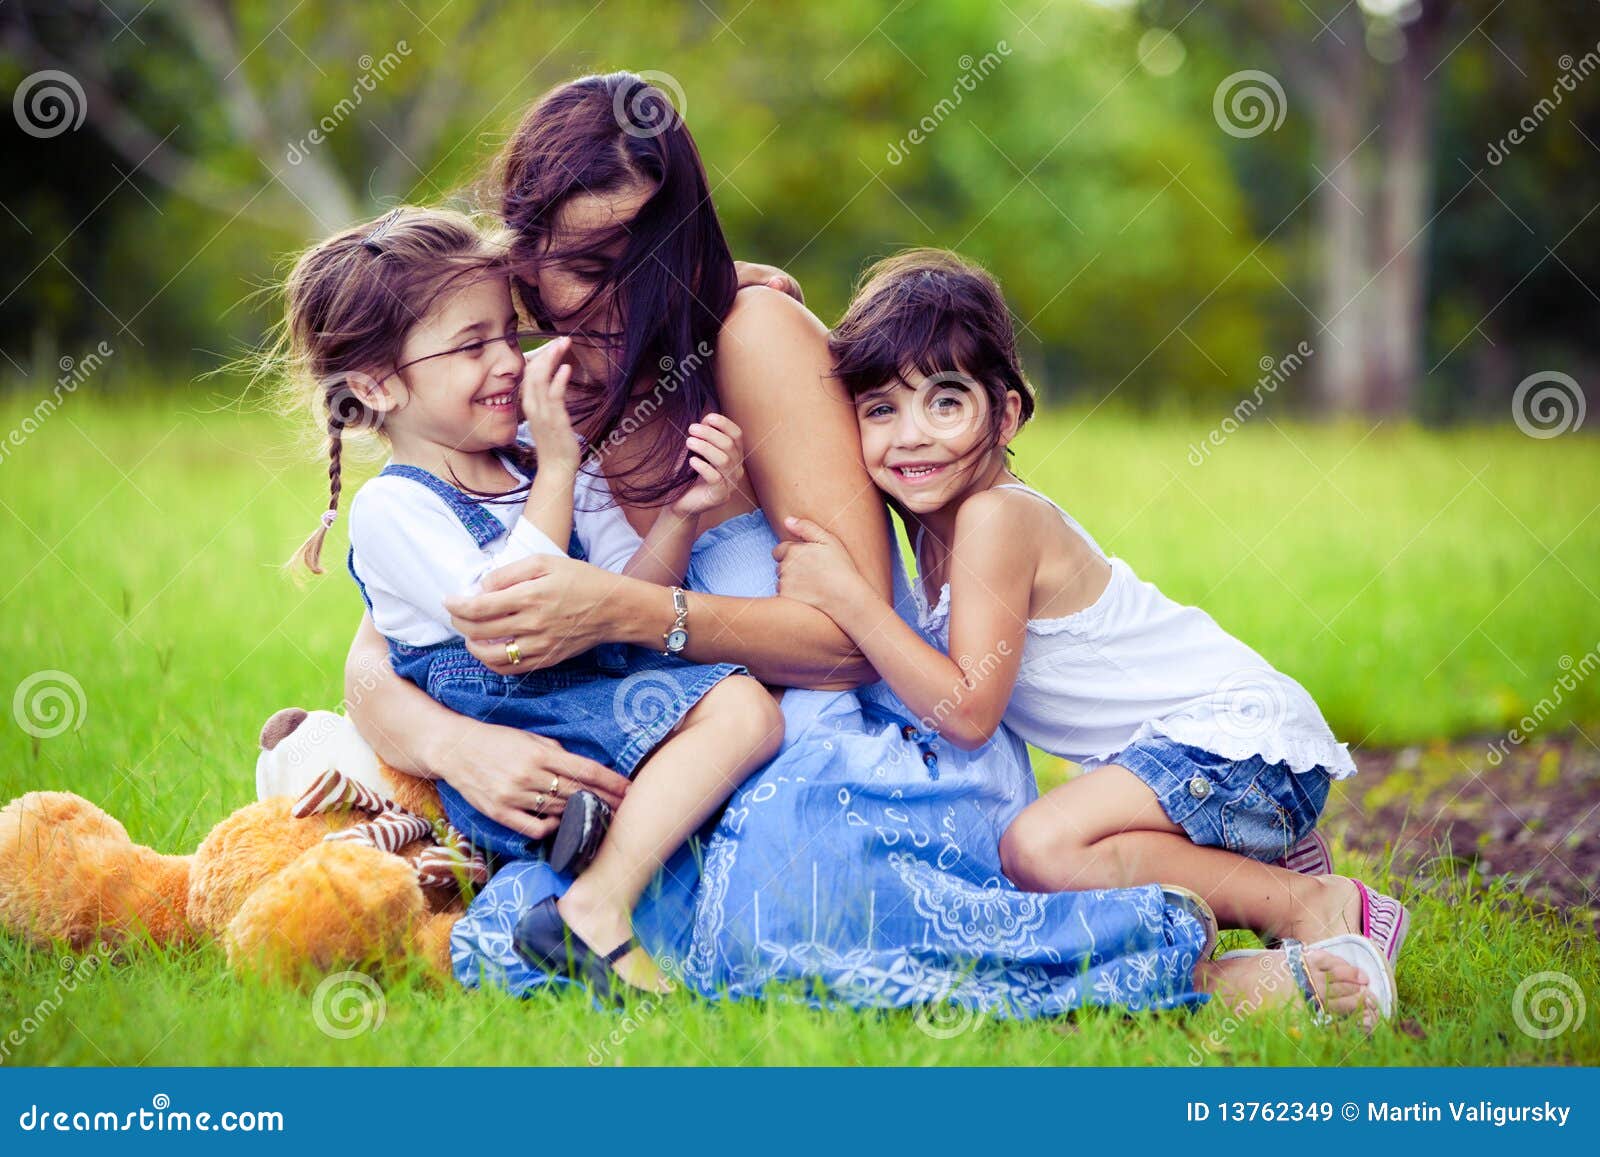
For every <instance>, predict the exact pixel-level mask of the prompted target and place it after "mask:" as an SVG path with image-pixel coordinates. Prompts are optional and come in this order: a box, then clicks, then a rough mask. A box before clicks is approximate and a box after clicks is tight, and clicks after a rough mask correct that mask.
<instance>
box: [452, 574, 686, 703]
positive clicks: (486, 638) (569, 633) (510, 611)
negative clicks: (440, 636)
mask: <svg viewBox="0 0 1600 1157" xmlns="http://www.w3.org/2000/svg"><path fill="white" fill-rule="evenodd" d="M619 581H622V580H621V578H620V576H618V575H614V574H612V573H611V572H610V571H606V570H601V569H600V568H599V567H597V566H591V565H590V564H589V563H586V562H579V561H578V560H576V559H572V558H567V557H566V556H565V555H549V554H541V555H535V556H533V557H532V558H525V559H520V560H518V561H517V562H514V563H512V564H510V565H509V566H503V567H501V568H500V569H499V570H494V571H490V572H489V573H488V574H487V575H486V576H484V580H483V588H482V593H481V594H476V595H460V596H457V597H455V598H449V599H446V600H445V601H444V607H445V610H447V611H449V612H450V622H451V625H452V626H453V627H454V628H455V629H456V630H457V631H459V632H460V633H461V636H462V638H463V639H465V640H466V644H467V650H469V651H471V652H472V653H473V654H474V655H476V656H477V657H478V659H479V660H480V661H481V662H482V663H483V664H484V665H485V666H486V667H488V668H489V669H490V670H492V671H495V672H497V673H499V674H501V675H516V674H523V673H525V672H527V671H529V670H538V669H540V668H543V667H549V666H552V665H553V664H555V663H559V662H560V661H561V660H563V659H570V658H571V657H572V656H574V655H577V654H581V653H582V652H584V651H587V650H588V649H589V648H591V647H594V646H597V645H599V644H600V643H607V642H611V641H613V640H612V638H611V636H610V635H609V634H608V633H607V632H608V630H609V628H610V626H611V624H610V621H609V619H608V618H607V616H606V615H605V613H604V612H605V609H606V599H607V595H608V592H609V591H610V590H611V588H612V587H613V586H614V585H615V584H616V583H617V582H619ZM666 597H667V595H666V592H665V591H663V592H662V598H663V600H665V599H666ZM666 619H667V621H669V622H670V620H671V615H670V613H666ZM507 639H515V640H516V641H517V646H518V649H519V650H520V651H521V653H522V654H521V662H520V663H518V664H517V665H515V666H513V665H512V664H511V663H509V662H507V661H506V646H505V644H506V640H507Z"/></svg>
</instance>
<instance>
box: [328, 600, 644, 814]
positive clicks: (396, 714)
mask: <svg viewBox="0 0 1600 1157" xmlns="http://www.w3.org/2000/svg"><path fill="white" fill-rule="evenodd" d="M344 675H345V706H346V709H347V710H348V711H349V713H350V717H351V718H352V719H353V720H355V724H356V729H357V730H358V731H360V733H361V735H362V738H364V739H366V740H367V742H368V743H370V744H372V747H373V750H374V751H376V752H377V753H378V756H379V758H381V759H382V760H383V761H384V762H385V763H387V764H389V766H391V767H393V768H395V769H396V770H399V771H404V772H408V773H410V774H412V775H417V776H422V777H423V778H425V779H443V780H445V781H447V782H448V783H449V784H450V786H452V787H454V788H455V789H456V790H457V791H459V792H460V793H461V794H462V795H463V796H464V797H466V800H467V802H468V803H470V804H472V806H473V807H475V808H477V809H478V810H479V811H481V812H482V813H483V814H484V815H486V816H488V817H489V818H490V819H493V820H498V821H499V822H500V823H502V824H504V825H505V826H506V827H508V828H511V829H512V830H514V831H518V832H522V833H523V834H524V835H528V836H532V837H534V838H535V839H539V838H542V837H544V836H546V835H549V834H550V833H551V832H552V831H554V830H555V828H556V825H557V823H558V822H559V818H560V814H561V809H562V807H564V806H565V804H564V800H565V797H567V796H570V795H571V794H572V792H573V790H575V788H576V787H577V786H583V787H587V788H588V789H590V790H591V791H593V792H594V793H595V794H597V795H599V796H600V797H601V798H602V799H604V800H605V801H606V802H607V803H609V804H611V805H612V806H613V807H616V806H618V805H619V804H620V803H621V802H622V796H623V794H624V793H625V792H626V791H627V788H628V781H627V780H626V779H624V778H623V777H622V776H620V775H618V774H617V773H616V772H614V771H612V770H610V769H609V768H606V767H603V766H601V765H600V764H598V763H596V762H594V761H593V760H591V759H585V758H583V757H582V756H580V755H573V754H571V753H570V752H567V751H564V750H563V749H562V747H561V745H560V744H558V743H556V742H554V741H553V740H549V739H545V738H544V737H543V736H539V735H529V734H527V733H525V732H522V731H518V730H516V729H515V728H510V727H500V726H497V725H495V724H491V723H480V722H478V721H477V720H474V719H468V718H466V717H465V716H462V715H457V714H456V713H455V712H454V711H451V710H450V709H449V708H448V707H445V706H443V705H442V704H440V703H437V702H435V701H434V700H432V699H430V698H428V696H427V695H425V694H424V693H423V692H422V690H421V689H420V688H418V687H417V686H416V685H414V684H412V683H409V682H407V681H406V680H404V679H402V678H400V676H398V675H396V674H395V672H394V668H393V667H391V666H390V664H389V648H388V644H387V643H386V642H385V641H384V638H383V636H382V635H380V634H379V633H378V631H377V628H376V627H374V626H373V625H372V620H371V619H370V618H368V617H367V616H365V615H363V616H362V618H361V626H360V628H359V629H358V630H357V631H356V636H355V639H354V640H353V641H352V642H351V644H350V654H349V656H348V658H347V659H346V660H345V668H344ZM552 776H555V777H557V778H558V779H559V780H560V788H559V796H560V798H559V799H557V800H556V801H554V802H552V801H550V800H549V799H548V798H547V799H546V801H545V803H544V806H543V808H542V809H541V810H543V812H544V813H545V815H544V818H542V819H541V818H536V817H535V816H534V815H533V814H532V812H533V809H534V807H535V804H536V800H537V797H538V796H539V795H540V794H541V793H544V794H546V795H547V797H548V793H549V791H550V783H551V777H552Z"/></svg>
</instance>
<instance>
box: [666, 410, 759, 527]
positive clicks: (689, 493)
mask: <svg viewBox="0 0 1600 1157" xmlns="http://www.w3.org/2000/svg"><path fill="white" fill-rule="evenodd" d="M685 445H687V446H688V447H689V466H690V467H691V468H692V469H693V470H694V472H695V473H696V474H698V475H700V481H699V482H696V483H695V484H694V485H693V486H691V487H689V489H688V490H686V491H684V492H683V495H682V496H681V497H680V498H679V499H678V500H677V501H676V502H674V503H673V504H672V513H673V514H676V515H677V516H678V517H680V518H693V517H695V516H696V515H700V514H704V513H705V512H706V511H708V510H715V509H716V508H717V507H719V506H721V505H723V503H725V502H727V501H728V499H730V498H732V497H733V494H734V492H735V491H737V490H740V489H742V488H743V486H744V432H743V431H742V430H740V429H739V427H738V426H736V425H734V422H733V419H732V418H727V417H724V416H723V415H721V414H707V415H706V416H705V420H704V421H702V422H693V423H691V424H690V426H689V437H688V439H687V441H686V442H685Z"/></svg>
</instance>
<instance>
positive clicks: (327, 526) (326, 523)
mask: <svg viewBox="0 0 1600 1157" xmlns="http://www.w3.org/2000/svg"><path fill="white" fill-rule="evenodd" d="M338 517H339V512H338V511H337V510H324V511H323V512H322V529H323V530H332V529H333V524H334V521H335V520H336V519H338Z"/></svg>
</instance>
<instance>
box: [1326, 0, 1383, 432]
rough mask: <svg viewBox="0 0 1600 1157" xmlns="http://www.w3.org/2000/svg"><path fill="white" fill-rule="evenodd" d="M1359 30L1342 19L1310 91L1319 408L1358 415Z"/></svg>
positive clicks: (1362, 264)
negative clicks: (1316, 174) (1316, 179)
mask: <svg viewBox="0 0 1600 1157" xmlns="http://www.w3.org/2000/svg"><path fill="white" fill-rule="evenodd" d="M1354 23H1355V30H1354V31H1352V30H1351V28H1350V27H1349V25H1348V23H1343V24H1341V28H1342V31H1341V35H1342V36H1343V38H1344V43H1343V44H1340V43H1338V42H1337V41H1334V42H1333V43H1331V44H1330V45H1329V46H1328V47H1327V48H1326V49H1325V50H1324V51H1325V52H1326V53H1327V69H1326V72H1325V74H1324V77H1323V79H1322V81H1321V82H1320V83H1318V84H1317V85H1315V86H1314V87H1313V89H1312V92H1313V93H1314V96H1313V105H1314V107H1313V110H1312V113H1313V116H1314V117H1315V120H1316V152H1317V167H1318V169H1320V170H1321V173H1322V177H1321V178H1320V179H1321V180H1322V183H1321V184H1320V185H1318V186H1317V191H1316V196H1315V202H1316V215H1317V229H1316V237H1315V240H1316V246H1317V263H1318V280H1319V289H1318V293H1317V299H1318V305H1317V314H1318V317H1319V319H1320V321H1321V324H1322V330H1321V331H1320V332H1319V333H1318V334H1317V338H1316V341H1315V342H1314V343H1313V344H1314V346H1315V347H1316V357H1315V364H1316V382H1317V395H1318V402H1319V404H1320V407H1321V408H1322V409H1323V410H1324V411H1326V412H1328V413H1332V414H1347V413H1353V412H1356V411H1358V410H1359V409H1361V407H1362V405H1363V402H1364V399H1365V378H1366V373H1367V364H1368V362H1367V348H1368V347H1367V336H1368V326H1367V317H1366V311H1365V310H1364V309H1363V308H1362V303H1361V301H1360V300H1359V299H1360V298H1361V296H1362V295H1363V292H1364V289H1365V287H1366V285H1367V281H1368V278H1369V272H1368V270H1369V268H1370V265H1369V261H1368V254H1367V237H1368V228H1367V224H1366V219H1367V209H1368V208H1369V207H1370V198H1369V196H1368V189H1367V182H1366V181H1365V180H1363V173H1362V165H1361V156H1360V155H1359V150H1360V145H1361V141H1362V138H1363V137H1364V136H1365V133H1366V131H1365V129H1364V127H1363V125H1364V123H1365V120H1366V117H1365V115H1364V114H1365V110H1366V107H1367V105H1366V71H1367V69H1366V46H1365V43H1364V41H1363V39H1362V37H1361V32H1360V18H1359V16H1358V17H1357V18H1356V20H1355V22H1354Z"/></svg>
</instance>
